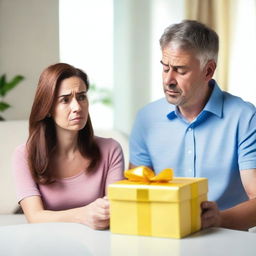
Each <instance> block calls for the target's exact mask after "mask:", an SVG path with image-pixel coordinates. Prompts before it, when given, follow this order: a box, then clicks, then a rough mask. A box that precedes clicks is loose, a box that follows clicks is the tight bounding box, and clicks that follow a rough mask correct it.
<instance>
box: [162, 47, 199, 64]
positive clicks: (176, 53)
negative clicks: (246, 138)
mask: <svg viewBox="0 0 256 256" xmlns="http://www.w3.org/2000/svg"><path fill="white" fill-rule="evenodd" d="M196 60H198V58H197V54H196V53H195V51H193V50H187V49H183V48H182V47H180V46H179V45H177V44H168V45H167V46H166V47H165V48H163V49H162V61H163V62H164V63H166V64H170V65H174V64H175V65H186V64H188V63H190V62H192V61H193V62H194V61H196Z"/></svg>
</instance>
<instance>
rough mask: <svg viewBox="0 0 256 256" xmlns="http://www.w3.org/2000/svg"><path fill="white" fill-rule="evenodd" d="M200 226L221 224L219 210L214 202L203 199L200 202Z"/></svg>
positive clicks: (206, 226)
mask: <svg viewBox="0 0 256 256" xmlns="http://www.w3.org/2000/svg"><path fill="white" fill-rule="evenodd" d="M201 210H202V214H201V228H202V229H205V228H209V227H219V226H220V225H221V214H220V210H219V208H218V206H217V204H216V203H215V202H211V201H204V202H202V203H201Z"/></svg>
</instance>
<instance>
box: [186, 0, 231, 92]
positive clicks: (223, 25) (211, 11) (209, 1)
mask: <svg viewBox="0 0 256 256" xmlns="http://www.w3.org/2000/svg"><path fill="white" fill-rule="evenodd" d="M234 2H235V1H234V0H185V17H186V19H192V20H198V21H200V22H202V23H204V24H206V25H208V26H209V27H211V28H212V29H214V30H215V31H216V32H217V34H218V35H219V42H220V48H219V57H218V64H217V69H216V71H215V75H214V78H215V79H216V80H217V82H218V84H219V86H220V87H221V88H222V89H223V90H226V91H227V90H228V70H229V51H230V41H231V38H232V33H231V31H232V28H231V26H232V20H231V18H233V17H232V16H231V13H232V12H233V5H232V4H234Z"/></svg>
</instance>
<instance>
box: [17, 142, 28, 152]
mask: <svg viewBox="0 0 256 256" xmlns="http://www.w3.org/2000/svg"><path fill="white" fill-rule="evenodd" d="M14 153H15V154H27V146H26V143H23V144H20V145H18V146H17V147H16V148H15V150H14Z"/></svg>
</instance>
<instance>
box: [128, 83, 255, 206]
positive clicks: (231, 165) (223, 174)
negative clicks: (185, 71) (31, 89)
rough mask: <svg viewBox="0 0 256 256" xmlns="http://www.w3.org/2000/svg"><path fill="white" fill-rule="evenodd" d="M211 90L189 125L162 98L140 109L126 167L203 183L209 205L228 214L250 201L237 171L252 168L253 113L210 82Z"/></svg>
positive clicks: (236, 98)
mask: <svg viewBox="0 0 256 256" xmlns="http://www.w3.org/2000/svg"><path fill="white" fill-rule="evenodd" d="M209 86H213V87H214V88H213V91H212V93H211V96H210V98H209V100H208V102H207V104H206V106H205V107H204V109H203V110H202V112H201V113H200V114H199V115H198V116H197V118H196V119H195V120H194V121H193V122H191V123H190V122H188V121H186V120H185V119H183V118H182V116H181V115H180V113H179V111H178V109H177V108H176V107H175V106H174V105H172V104H169V103H168V102H167V100H166V99H165V98H163V99H160V100H158V101H155V102H152V103H150V104H148V105H147V106H145V107H144V108H143V109H141V110H140V111H139V112H138V114H137V117H136V120H135V123H134V127H133V130H132V133H131V135H130V162H131V163H132V164H134V165H137V166H139V165H146V166H151V167H152V168H153V169H154V170H155V172H156V173H159V172H160V171H161V170H163V169H165V168H172V169H173V170H174V172H175V176H180V177H206V178H208V182H209V192H208V199H209V200H211V201H216V202H217V204H218V206H219V207H220V209H226V208H229V207H232V206H234V205H236V204H238V203H240V202H242V201H245V200H247V199H248V197H247V195H246V193H245V191H244V188H243V185H242V183H241V179H240V174H239V170H246V169H252V168H256V114H255V113H256V110H255V107H254V106H253V105H252V104H250V103H248V102H244V101H243V100H242V99H241V98H239V97H236V96H233V95H231V94H229V93H227V92H224V91H221V90H220V88H219V86H218V85H217V83H216V82H215V81H214V80H212V81H211V83H209ZM255 185H256V184H255Z"/></svg>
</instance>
